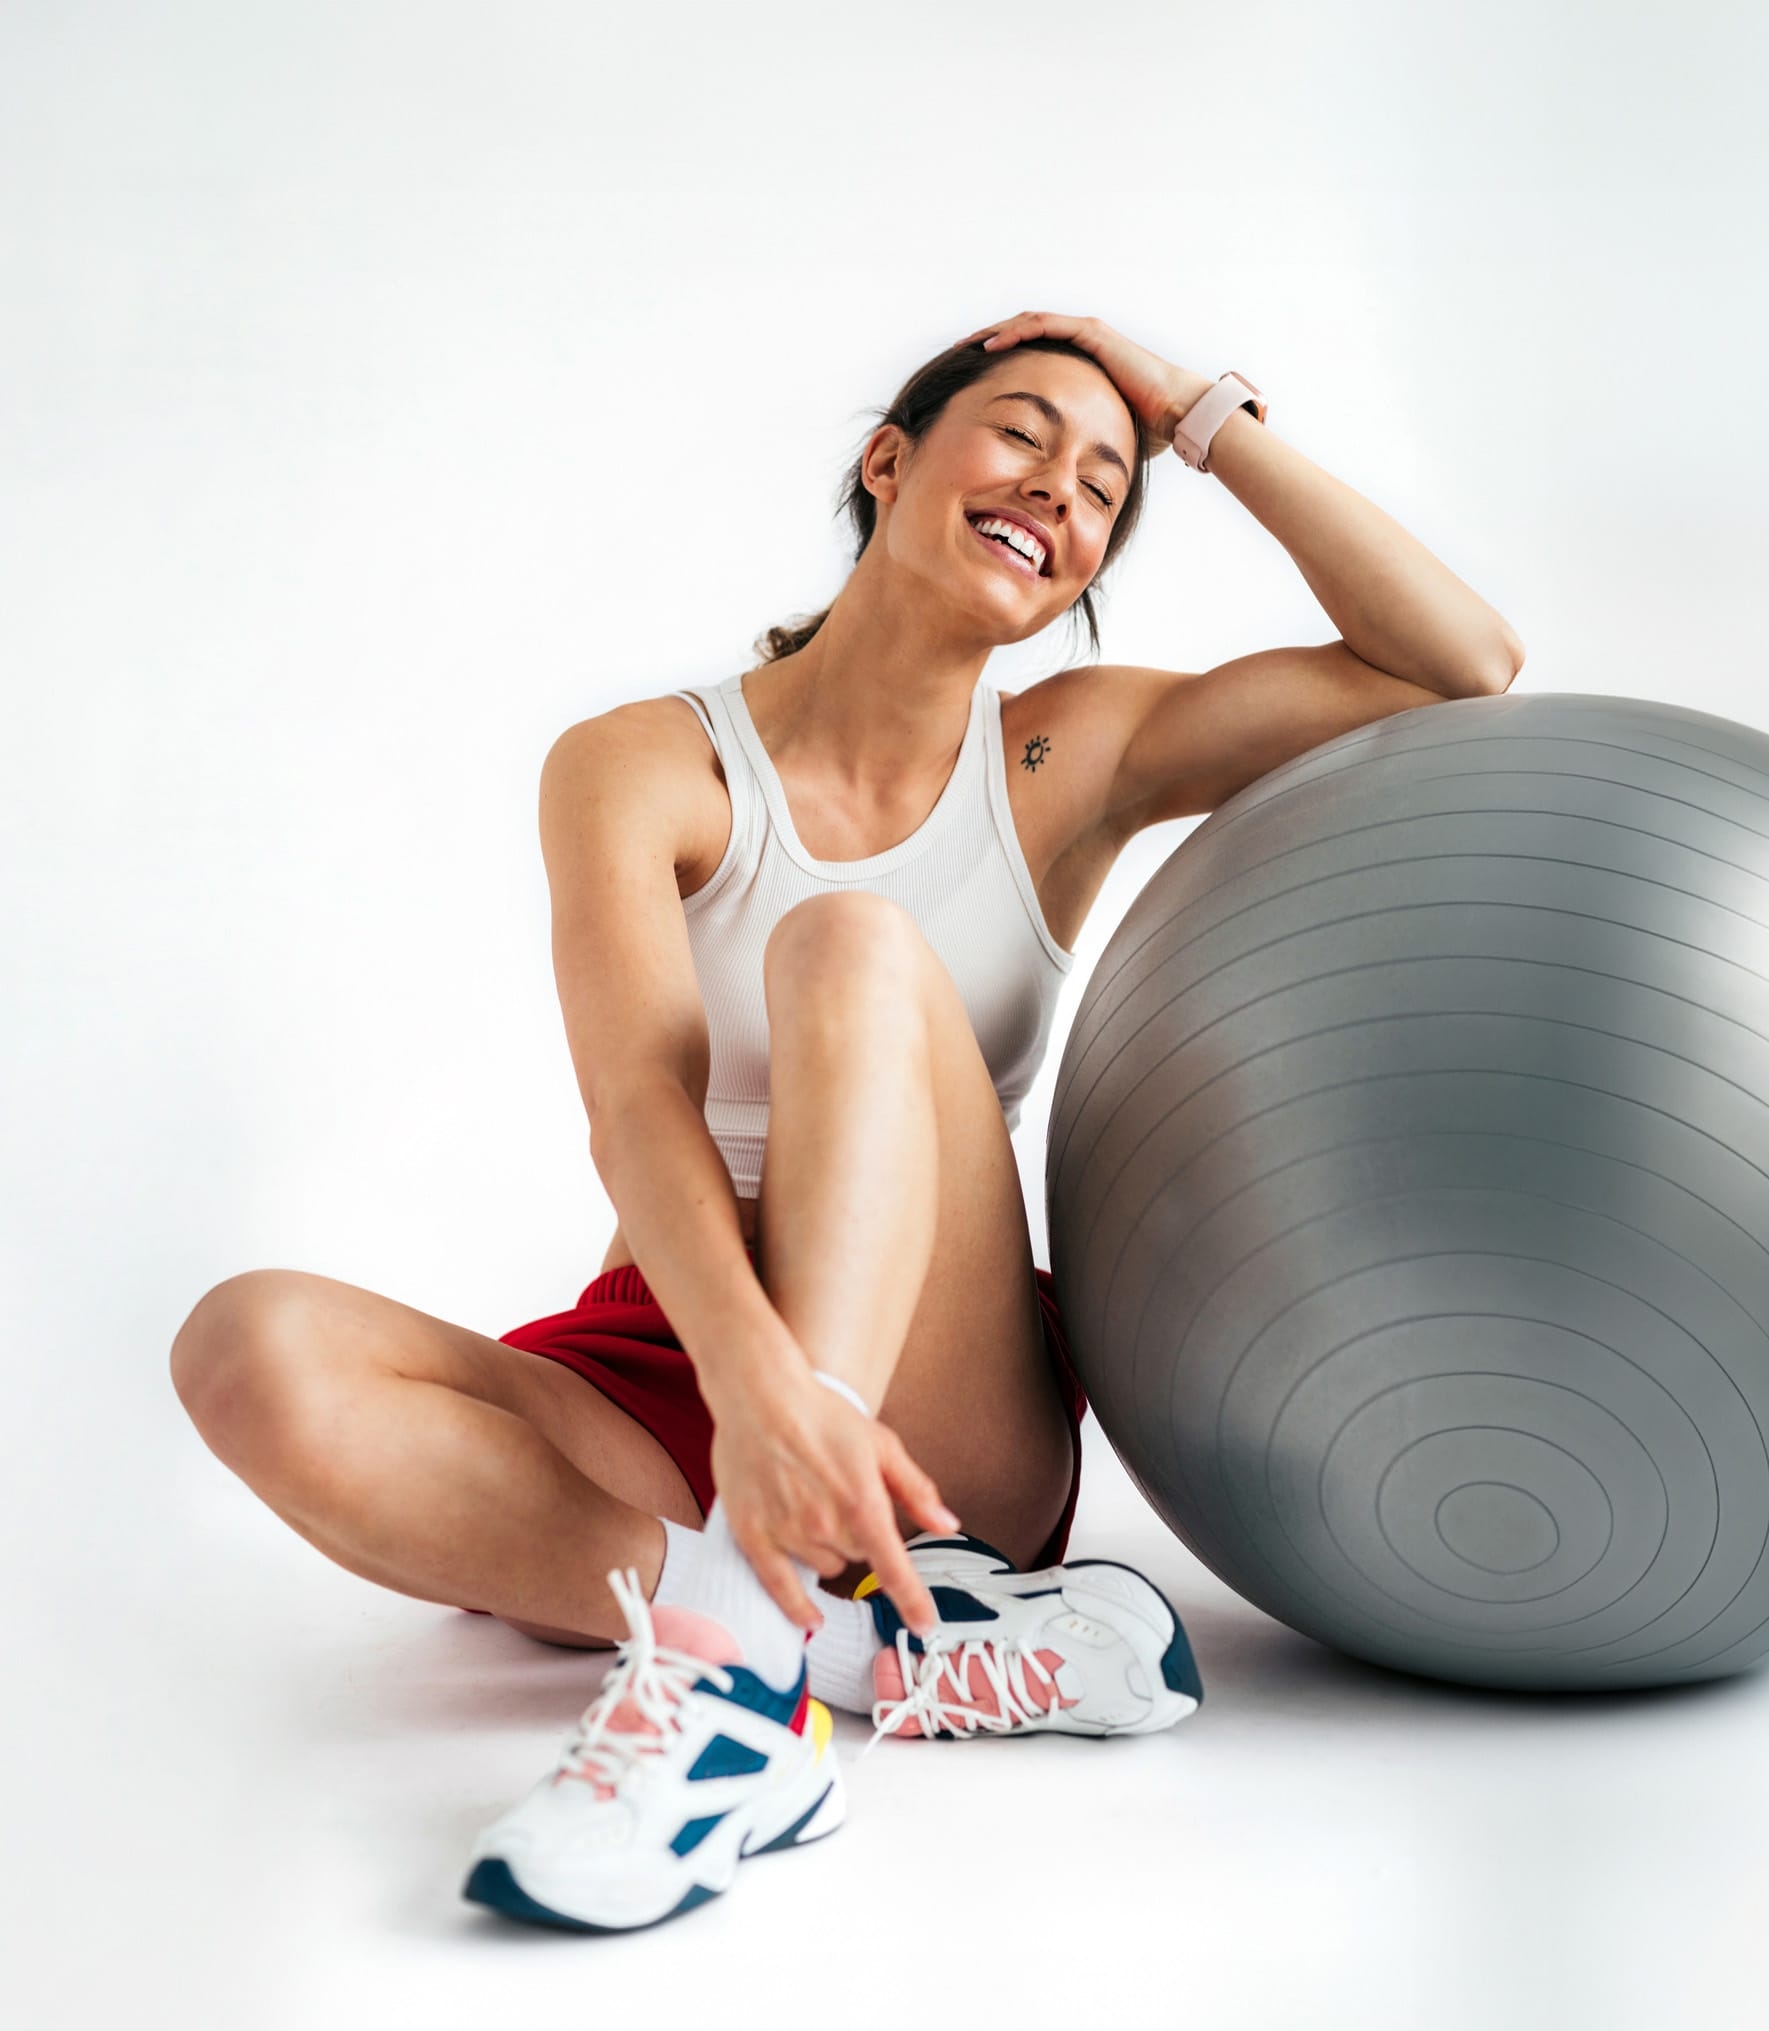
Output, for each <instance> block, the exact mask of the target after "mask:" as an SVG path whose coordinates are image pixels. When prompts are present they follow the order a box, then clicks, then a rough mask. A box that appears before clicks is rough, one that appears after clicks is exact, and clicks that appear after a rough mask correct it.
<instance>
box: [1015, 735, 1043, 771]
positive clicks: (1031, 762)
mask: <svg viewBox="0 0 1769 2031" xmlns="http://www.w3.org/2000/svg"><path fill="white" fill-rule="evenodd" d="M1049 759H1050V742H1049V741H1048V740H1046V739H1045V737H1044V735H1043V734H1041V733H1036V734H1034V735H1033V736H1032V738H1031V739H1030V740H1029V741H1027V743H1026V752H1025V753H1024V754H1023V755H1022V756H1021V757H1020V767H1021V768H1022V769H1035V768H1037V766H1038V764H1039V763H1040V762H1043V761H1048V760H1049Z"/></svg>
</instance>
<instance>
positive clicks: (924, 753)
mask: <svg viewBox="0 0 1769 2031" xmlns="http://www.w3.org/2000/svg"><path fill="white" fill-rule="evenodd" d="M868 555H870V546H869V550H868ZM866 563H867V559H866V558H862V560H861V562H860V564H859V565H857V566H856V567H855V570H854V573H853V576H852V577H850V579H849V580H848V582H847V584H846V585H845V586H844V587H843V588H842V590H841V592H840V593H839V594H838V595H837V597H836V600H835V604H834V605H833V606H832V607H831V608H830V610H829V616H828V618H827V619H826V620H825V621H824V623H823V625H822V626H821V627H820V628H819V629H818V630H817V632H816V634H814V635H813V636H812V637H811V639H810V641H809V642H807V643H806V644H805V646H804V647H803V648H802V649H800V650H799V652H798V653H797V654H796V655H794V656H787V657H784V658H782V660H781V661H779V662H778V663H770V664H764V665H763V666H762V667H761V669H759V670H755V671H750V672H747V673H746V674H745V677H744V682H743V693H744V699H745V702H746V703H747V704H748V705H749V707H750V712H751V717H752V718H755V717H756V716H757V708H758V707H759V708H760V711H761V713H762V715H763V716H765V718H766V720H767V728H768V730H767V734H766V736H765V744H766V746H767V747H768V749H769V751H770V753H771V754H773V755H774V757H775V759H776V761H778V760H779V759H781V758H782V757H783V756H786V755H790V757H791V759H792V761H793V763H794V764H795V765H797V766H800V767H802V768H804V769H806V770H808V771H815V772H816V773H818V774H820V775H824V776H826V777H830V778H833V779H834V780H836V781H837V782H839V783H840V784H842V785H843V786H844V787H845V788H847V789H849V790H851V791H852V792H853V793H854V795H855V796H857V797H865V798H875V799H877V800H878V801H879V802H881V803H888V802H890V801H892V800H893V799H895V798H900V797H901V796H902V795H903V793H904V790H905V787H906V786H908V785H913V784H915V783H917V782H919V781H921V780H922V779H924V778H934V779H936V780H939V781H944V779H945V778H946V776H948V775H949V774H950V773H951V769H952V764H953V760H954V757H955V756H956V755H957V753H958V750H959V747H960V746H961V745H962V743H963V740H964V730H965V726H966V723H967V721H968V719H969V717H970V706H971V697H972V694H973V693H974V692H975V690H976V687H977V680H978V678H979V677H981V675H982V673H983V667H984V665H985V664H986V663H987V662H988V660H989V652H990V650H991V649H993V648H994V647H995V646H996V638H995V637H992V636H988V635H985V634H983V633H982V632H981V631H980V630H979V629H978V628H977V626H976V623H975V620H974V618H973V617H967V616H965V615H962V614H959V613H956V612H954V611H952V610H951V609H947V608H944V607H943V606H942V604H941V602H940V600H939V598H938V596H937V593H935V592H934V590H933V589H932V588H930V587H929V586H928V585H927V584H926V582H925V581H921V580H917V581H913V582H911V584H910V585H909V586H908V587H906V588H903V589H901V590H899V591H898V592H896V593H895V594H894V595H893V594H891V593H887V592H886V591H885V589H884V588H883V586H882V584H881V583H880V581H879V579H878V578H877V577H875V575H874V574H873V573H871V572H869V571H868V570H867V569H866Z"/></svg>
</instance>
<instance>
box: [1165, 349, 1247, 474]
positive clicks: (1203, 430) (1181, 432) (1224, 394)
mask: <svg viewBox="0 0 1769 2031" xmlns="http://www.w3.org/2000/svg"><path fill="white" fill-rule="evenodd" d="M1265 407H1266V405H1265V397H1264V396H1263V395H1261V394H1260V392H1259V390H1258V389H1257V388H1256V387H1254V385H1253V383H1252V382H1251V381H1249V380H1248V378H1247V377H1246V375H1245V374H1237V373H1236V372H1235V371H1234V370H1233V368H1231V369H1230V370H1229V371H1228V372H1227V373H1226V374H1224V375H1223V376H1222V377H1221V378H1220V379H1219V380H1218V381H1216V383H1215V384H1214V385H1213V386H1211V387H1209V388H1207V389H1205V391H1204V393H1203V394H1202V395H1200V396H1199V397H1198V399H1197V401H1195V402H1194V403H1193V404H1192V406H1191V407H1190V408H1189V409H1188V410H1187V411H1186V412H1185V414H1184V415H1183V416H1182V417H1181V418H1180V419H1179V422H1178V423H1177V424H1176V425H1175V427H1174V432H1173V448H1174V450H1175V451H1176V452H1178V453H1179V455H1180V457H1181V458H1182V459H1183V460H1184V461H1185V463H1186V464H1187V465H1189V466H1190V467H1191V469H1192V470H1193V472H1208V471H1209V470H1210V440H1211V438H1213V437H1214V436H1215V435H1216V433H1217V430H1218V429H1219V428H1220V427H1221V424H1222V420H1223V418H1224V417H1225V416H1228V415H1230V414H1231V413H1232V412H1233V411H1234V410H1236V409H1245V410H1246V411H1247V413H1248V415H1249V416H1251V417H1252V418H1253V420H1254V421H1255V422H1256V423H1263V422H1264V421H1265Z"/></svg>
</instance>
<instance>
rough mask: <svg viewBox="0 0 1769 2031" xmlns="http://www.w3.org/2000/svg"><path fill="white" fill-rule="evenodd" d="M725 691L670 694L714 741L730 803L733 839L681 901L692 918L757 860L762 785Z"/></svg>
mask: <svg viewBox="0 0 1769 2031" xmlns="http://www.w3.org/2000/svg"><path fill="white" fill-rule="evenodd" d="M723 690H724V686H723V685H720V684H692V685H684V686H683V687H682V688H681V689H680V690H678V691H672V692H670V693H669V696H670V697H671V698H685V699H686V700H687V701H688V703H689V704H690V705H691V706H693V708H694V712H695V716H696V718H698V719H699V721H700V725H701V730H702V731H703V732H704V733H705V735H706V737H707V739H708V740H710V741H711V742H712V744H713V752H714V754H716V755H717V756H718V758H719V765H720V767H721V768H722V769H723V770H724V772H725V792H726V795H727V796H728V797H729V798H730V800H731V837H730V839H729V841H728V842H727V844H726V847H725V851H724V855H723V857H722V858H721V859H720V861H719V864H718V866H717V867H716V868H715V869H714V870H713V872H712V874H711V875H710V876H709V877H708V878H707V880H706V881H704V882H703V883H702V884H701V886H700V887H699V888H697V889H696V890H695V891H694V892H693V894H692V895H689V896H684V897H683V899H682V903H683V907H684V909H686V910H687V911H688V912H689V913H690V914H691V915H692V914H693V913H694V912H695V911H696V910H697V909H699V908H700V907H702V906H703V905H704V904H706V903H709V902H711V901H712V899H713V897H714V896H715V895H717V894H718V892H719V891H720V890H721V889H722V888H723V887H724V886H725V884H726V883H727V882H728V881H729V880H730V879H731V877H732V875H733V874H734V873H735V872H736V870H737V869H738V868H739V867H740V866H741V865H743V864H744V863H745V862H746V861H750V860H753V859H754V857H755V848H754V843H753V842H754V837H755V827H756V819H757V813H758V811H759V810H760V808H761V786H760V785H759V784H758V783H757V782H756V780H755V772H754V771H753V769H752V768H751V767H750V762H749V757H748V755H747V754H746V753H745V752H744V747H743V742H742V741H741V739H739V737H738V733H737V729H736V727H735V726H734V725H733V723H732V719H731V708H730V706H729V705H728V704H727V703H726V701H725V699H724V697H723V696H722V693H723Z"/></svg>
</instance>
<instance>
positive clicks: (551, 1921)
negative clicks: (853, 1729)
mask: <svg viewBox="0 0 1769 2031" xmlns="http://www.w3.org/2000/svg"><path fill="white" fill-rule="evenodd" d="M834 1753H835V1752H834V1750H833V1749H831V1750H830V1751H829V1754H830V1755H831V1756H833V1755H834ZM832 1806H833V1808H834V1809H833V1811H831V1810H830V1808H831V1807H832ZM846 1817H847V1806H846V1801H845V1799H844V1797H843V1794H842V1791H841V1778H840V1774H839V1772H832V1773H831V1775H830V1779H829V1782H828V1783H827V1784H826V1785H825V1786H824V1787H823V1790H822V1792H821V1793H820V1794H819V1795H818V1797H817V1798H816V1799H815V1800H814V1801H813V1802H812V1804H811V1805H810V1806H809V1807H808V1808H807V1809H806V1810H805V1811H804V1812H802V1813H801V1814H800V1815H799V1817H798V1818H797V1819H795V1820H794V1821H793V1822H792V1824H791V1825H790V1826H789V1827H787V1828H785V1829H784V1830H783V1831H782V1832H780V1833H778V1834H776V1835H775V1836H774V1837H773V1838H772V1839H771V1840H769V1841H766V1842H764V1843H763V1845H762V1846H760V1847H757V1848H752V1847H750V1846H748V1845H747V1836H746V1838H745V1844H744V1845H742V1846H740V1847H739V1849H738V1851H737V1862H739V1863H741V1862H745V1861H753V1860H754V1859H755V1858H756V1856H758V1855H772V1854H777V1853H779V1852H780V1851H782V1850H783V1849H786V1848H798V1847H805V1846H807V1845H809V1843H810V1842H812V1841H820V1840H823V1839H825V1838H826V1837H827V1836H828V1835H830V1834H832V1833H834V1832H835V1830H836V1829H837V1828H838V1827H839V1826H840V1825H841V1824H842V1822H843V1821H844V1820H845V1819H846ZM736 1876H737V1869H736V1866H735V1864H734V1865H733V1866H732V1869H731V1873H730V1875H729V1877H728V1878H727V1879H726V1881H725V1882H723V1883H718V1884H712V1883H691V1884H690V1885H689V1887H688V1889H687V1890H686V1891H685V1892H684V1894H683V1895H682V1897H681V1898H680V1899H679V1900H678V1901H677V1902H676V1903H675V1904H673V1905H671V1906H670V1908H669V1909H668V1910H667V1911H660V1912H659V1913H658V1914H657V1915H656V1916H655V1917H652V1918H640V1919H634V1920H633V1921H631V1922H630V1923H619V1924H606V1925H605V1924H598V1923H597V1922H596V1921H594V1920H593V1919H588V1918H578V1917H575V1916H574V1915H573V1914H572V1913H570V1912H567V1911H560V1910H558V1909H557V1908H555V1907H554V1906H553V1905H550V1904H546V1903H543V1902H542V1900H541V1899H540V1898H538V1897H535V1896H533V1895H532V1894H531V1893H530V1892H529V1891H527V1890H525V1889H524V1888H523V1886H522V1884H521V1883H520V1881H518V1879H517V1877H516V1874H515V1871H514V1870H513V1869H512V1868H511V1867H510V1864H509V1863H508V1862H506V1861H505V1860H503V1858H502V1857H501V1856H497V1855H486V1856H483V1857H482V1858H481V1859H480V1860H479V1861H477V1862H475V1863H474V1864H473V1867H472V1869H471V1870H470V1871H469V1873H468V1876H467V1880H466V1882H465V1883H464V1884H463V1885H462V1886H461V1895H462V1897H464V1898H465V1899H466V1900H467V1902H468V1903H470V1904H483V1905H485V1906H486V1907H487V1909H489V1910H492V1911H499V1912H502V1913H503V1914H504V1916H505V1917H507V1918H519V1919H521V1920H523V1921H524V1922H525V1923H526V1924H529V1925H551V1926H557V1927H560V1928H562V1929H563V1930H565V1931H567V1932H588V1933H597V1934H609V1933H621V1932H648V1931H649V1930H650V1929H651V1927H652V1926H654V1925H663V1924H666V1923H667V1922H668V1921H669V1920H670V1919H672V1918H680V1917H681V1916H682V1915H683V1913H684V1912H688V1911H693V1910H696V1909H697V1908H698V1907H699V1906H700V1905H702V1904H708V1903H710V1902H711V1901H712V1900H713V1898H715V1897H720V1896H723V1894H724V1893H725V1891H727V1890H728V1889H729V1888H730V1887H731V1884H732V1883H733V1882H734V1881H735V1880H736Z"/></svg>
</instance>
